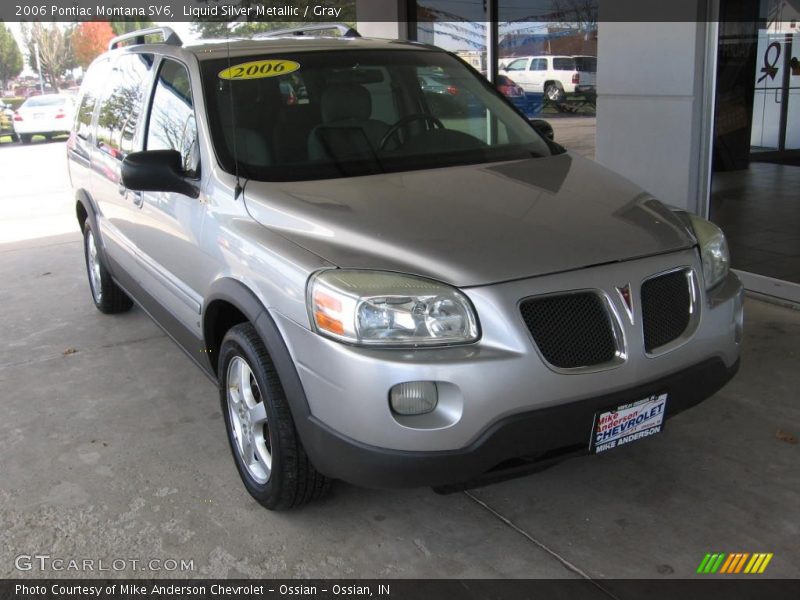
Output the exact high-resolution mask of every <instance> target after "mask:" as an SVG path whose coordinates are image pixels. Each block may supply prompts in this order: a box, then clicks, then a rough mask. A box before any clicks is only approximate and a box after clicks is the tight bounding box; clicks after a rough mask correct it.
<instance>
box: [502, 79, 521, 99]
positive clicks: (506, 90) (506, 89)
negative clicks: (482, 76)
mask: <svg viewBox="0 0 800 600" xmlns="http://www.w3.org/2000/svg"><path fill="white" fill-rule="evenodd" d="M497 90H498V91H499V92H500V93H501V94H503V95H504V96H505V97H507V98H522V97H524V96H525V90H523V89H522V88H521V87H520V86H518V85H517V84H516V83H514V81H513V80H512V79H511V78H510V77H506V76H505V75H498V76H497Z"/></svg>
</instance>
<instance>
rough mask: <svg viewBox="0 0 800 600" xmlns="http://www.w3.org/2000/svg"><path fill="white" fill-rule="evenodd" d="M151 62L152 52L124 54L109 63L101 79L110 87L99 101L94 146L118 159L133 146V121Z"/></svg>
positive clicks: (134, 122)
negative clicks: (105, 77) (109, 66)
mask: <svg viewBox="0 0 800 600" xmlns="http://www.w3.org/2000/svg"><path fill="white" fill-rule="evenodd" d="M152 65H153V55H152V54H124V55H122V56H120V57H119V58H118V59H117V61H116V62H115V63H114V64H113V65H112V68H111V73H110V77H108V81H106V82H105V83H106V85H107V88H108V89H110V90H111V91H110V92H109V94H108V95H107V96H106V97H105V98H104V99H103V100H102V101H101V103H100V109H99V111H98V116H97V147H98V148H100V150H101V151H103V152H105V153H106V154H108V155H110V156H112V157H114V158H116V159H118V160H122V159H123V158H125V156H126V155H127V154H128V153H129V152H132V151H133V150H135V147H134V140H135V137H136V130H137V125H138V123H139V116H140V115H141V112H142V103H143V100H144V95H145V87H146V85H147V75H148V72H149V71H150V68H151V67H152Z"/></svg>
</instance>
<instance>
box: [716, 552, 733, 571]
mask: <svg viewBox="0 0 800 600" xmlns="http://www.w3.org/2000/svg"><path fill="white" fill-rule="evenodd" d="M733 556H734V555H733V554H728V560H726V561H725V563H724V564H723V565H722V568H721V569H720V571H719V572H720V573H727V572H728V569H730V567H731V563H732V562H733Z"/></svg>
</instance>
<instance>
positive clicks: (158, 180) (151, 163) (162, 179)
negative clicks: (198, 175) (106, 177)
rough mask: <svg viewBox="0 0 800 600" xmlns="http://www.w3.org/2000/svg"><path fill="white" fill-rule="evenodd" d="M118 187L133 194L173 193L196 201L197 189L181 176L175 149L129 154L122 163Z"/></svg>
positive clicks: (177, 154) (179, 158) (179, 161)
mask: <svg viewBox="0 0 800 600" xmlns="http://www.w3.org/2000/svg"><path fill="white" fill-rule="evenodd" d="M121 175H122V185H124V186H125V187H126V188H128V189H129V190H134V191H136V192H176V193H178V194H183V195H184V196H189V197H190V198H197V197H198V196H199V195H200V190H198V189H197V186H196V185H194V184H192V183H191V182H190V181H188V180H187V179H186V177H185V175H184V173H183V166H182V161H181V153H180V152H178V151H177V150H145V151H143V152H131V153H130V154H128V156H126V157H125V158H124V159H123V161H122V172H121Z"/></svg>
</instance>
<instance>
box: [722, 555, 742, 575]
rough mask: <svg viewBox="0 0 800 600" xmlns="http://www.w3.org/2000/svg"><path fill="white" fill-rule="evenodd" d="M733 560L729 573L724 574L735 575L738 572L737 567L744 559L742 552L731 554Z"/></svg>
mask: <svg viewBox="0 0 800 600" xmlns="http://www.w3.org/2000/svg"><path fill="white" fill-rule="evenodd" d="M731 556H732V557H733V560H731V564H730V566H729V567H728V570H727V571H722V573H733V572H734V571H735V570H736V566H737V565H738V564H739V560H740V559H741V558H742V553H741V552H734V553H733V554H731Z"/></svg>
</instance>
